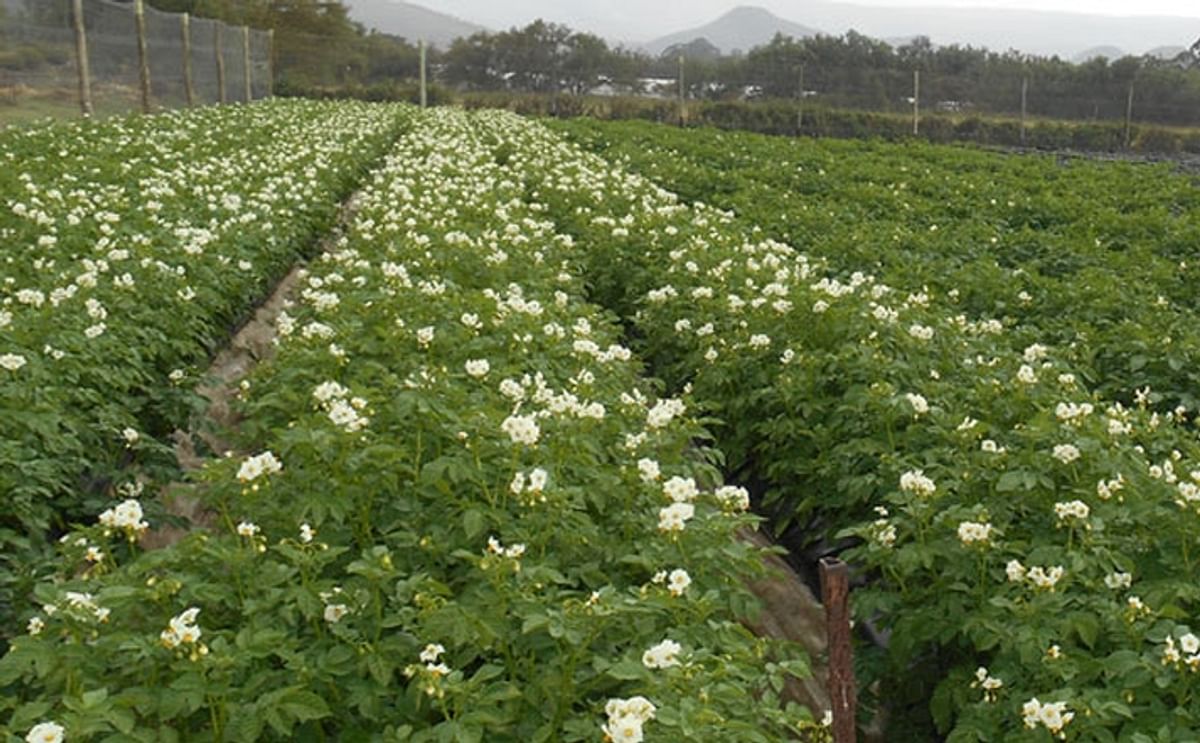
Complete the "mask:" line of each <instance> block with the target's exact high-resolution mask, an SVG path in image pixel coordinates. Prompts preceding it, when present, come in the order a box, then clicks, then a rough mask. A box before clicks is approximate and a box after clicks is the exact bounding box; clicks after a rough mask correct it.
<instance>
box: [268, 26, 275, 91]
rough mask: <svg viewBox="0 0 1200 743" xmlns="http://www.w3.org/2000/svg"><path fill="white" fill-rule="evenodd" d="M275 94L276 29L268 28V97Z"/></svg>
mask: <svg viewBox="0 0 1200 743" xmlns="http://www.w3.org/2000/svg"><path fill="white" fill-rule="evenodd" d="M273 95H275V29H273V28H271V29H268V30H267V97H268V98H270V97H271V96H273Z"/></svg>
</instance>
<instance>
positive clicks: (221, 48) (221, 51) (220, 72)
mask: <svg viewBox="0 0 1200 743" xmlns="http://www.w3.org/2000/svg"><path fill="white" fill-rule="evenodd" d="M221 28H222V24H221V22H220V21H213V49H214V51H215V52H216V56H217V60H216V61H217V89H218V91H219V94H218V95H217V100H218V101H219V102H221V103H227V102H228V101H229V98H228V96H226V95H225V40H224V39H222V38H221Z"/></svg>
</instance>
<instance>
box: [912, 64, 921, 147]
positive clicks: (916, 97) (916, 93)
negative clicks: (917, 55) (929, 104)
mask: <svg viewBox="0 0 1200 743" xmlns="http://www.w3.org/2000/svg"><path fill="white" fill-rule="evenodd" d="M920 129H921V71H920V70H913V136H914V137H915V136H917V135H918V134H919V133H920Z"/></svg>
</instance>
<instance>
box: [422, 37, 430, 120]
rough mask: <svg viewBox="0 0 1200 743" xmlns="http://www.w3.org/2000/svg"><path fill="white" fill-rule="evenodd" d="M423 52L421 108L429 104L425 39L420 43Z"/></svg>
mask: <svg viewBox="0 0 1200 743" xmlns="http://www.w3.org/2000/svg"><path fill="white" fill-rule="evenodd" d="M420 54H421V108H425V107H426V106H428V105H429V93H428V91H427V89H426V82H425V39H421V43H420Z"/></svg>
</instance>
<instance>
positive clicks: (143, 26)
mask: <svg viewBox="0 0 1200 743" xmlns="http://www.w3.org/2000/svg"><path fill="white" fill-rule="evenodd" d="M271 36H272V35H271V33H270V32H268V31H261V30H257V29H251V28H247V27H238V26H230V25H228V24H225V23H221V22H218V21H213V20H209V19H203V18H193V17H191V16H189V15H187V14H182V13H164V12H162V11H159V10H155V9H154V8H151V7H149V6H143V3H141V2H140V1H136V0H135V1H132V2H114V1H113V0H0V115H3V112H4V109H5V108H9V109H20V110H22V111H25V112H28V114H29V115H61V114H67V113H71V112H79V111H83V112H85V113H92V112H96V113H123V112H129V111H138V110H144V111H150V110H158V109H163V108H176V107H181V106H187V105H201V104H206V103H225V102H233V101H248V100H253V99H257V98H263V97H266V96H269V95H270V94H271V91H272V82H271V78H272V63H271V45H272V38H271Z"/></svg>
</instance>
